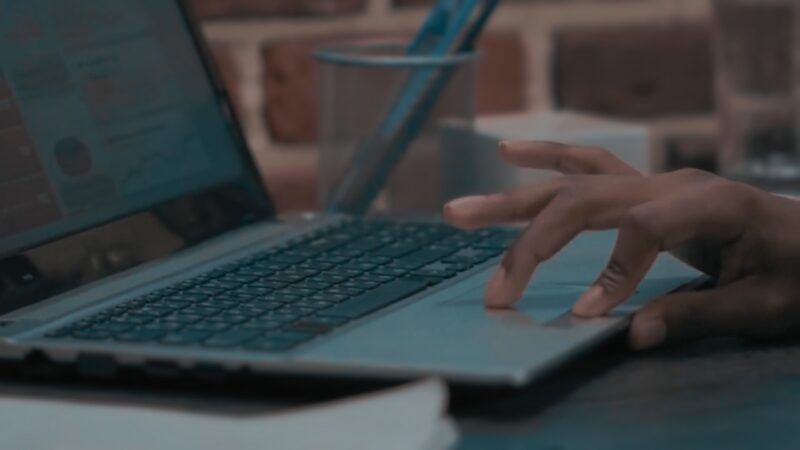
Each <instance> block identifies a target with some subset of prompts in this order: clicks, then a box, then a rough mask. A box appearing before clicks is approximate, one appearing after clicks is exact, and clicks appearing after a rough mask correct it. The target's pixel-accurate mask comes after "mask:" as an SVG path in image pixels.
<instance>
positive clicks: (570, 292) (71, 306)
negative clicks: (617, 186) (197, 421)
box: [0, 0, 698, 385]
mask: <svg viewBox="0 0 800 450" xmlns="http://www.w3.org/2000/svg"><path fill="white" fill-rule="evenodd" d="M7 4H8V5H7ZM12 4H13V6H12ZM0 10H4V11H6V12H4V14H3V15H2V17H0V217H2V218H3V223H4V224H3V225H0V313H2V317H1V319H0V321H1V322H0V325H2V326H0V357H2V358H3V359H5V360H13V361H18V362H23V361H25V360H26V359H28V358H34V357H36V358H41V357H45V358H46V359H48V360H51V361H53V362H57V363H80V362H81V361H87V360H88V361H100V362H101V364H100V365H101V366H103V365H104V364H106V363H107V364H106V366H107V365H112V366H119V367H136V368H144V369H148V368H152V369H153V370H154V371H156V372H157V371H159V370H163V369H164V368H174V369H185V370H187V371H192V370H202V369H208V368H214V370H221V371H230V372H232V373H233V372H240V371H249V372H252V373H256V374H277V375H295V374H298V375H299V374H306V375H316V376H328V375H330V376H340V377H359V378H363V377H370V378H380V379H403V378H409V377H417V376H422V375H431V374H435V375H440V376H443V377H445V378H447V379H448V380H451V381H454V382H463V383H474V384H496V385H521V384H524V383H526V382H528V381H530V380H531V379H533V378H535V377H537V376H539V375H541V374H543V373H545V372H546V371H547V370H549V369H551V368H553V367H555V366H557V365H558V364H559V363H561V362H563V361H565V360H566V359H568V358H570V357H571V356H573V355H576V354H578V353H580V352H581V351H584V350H586V349H588V348H590V347H592V346H594V345H596V344H598V343H600V342H602V341H603V340H604V339H606V338H608V337H610V336H612V335H614V334H615V333H618V332H620V331H621V330H623V329H624V328H625V326H626V324H627V319H626V318H627V316H628V315H629V314H630V313H631V312H632V311H633V310H635V308H636V306H637V305H640V304H641V303H642V302H644V301H646V300H648V299H652V298H654V297H656V296H658V295H661V294H664V293H667V292H669V291H672V290H674V289H676V288H678V287H679V286H682V285H685V284H686V283H688V282H690V281H692V280H694V279H695V278H696V277H697V275H698V274H697V272H695V271H694V270H693V269H691V268H689V267H687V266H685V265H684V264H682V263H680V262H678V261H677V260H675V259H672V258H671V257H669V256H664V257H662V258H661V259H659V261H658V263H657V264H656V267H655V268H654V269H653V270H652V272H651V273H650V275H649V276H648V278H647V279H646V281H645V282H644V283H642V285H641V287H640V289H639V291H638V292H637V294H636V295H635V296H634V298H632V299H631V301H630V302H629V303H628V304H627V305H626V306H625V307H623V308H622V309H620V310H619V311H618V312H617V313H615V314H614V315H613V316H612V317H604V318H599V319H592V320H584V319H578V318H575V317H572V316H571V315H570V314H569V309H570V307H571V306H572V304H573V303H574V301H575V300H576V299H577V298H578V296H579V295H580V294H581V293H582V292H583V291H584V290H585V289H586V288H587V286H588V285H589V284H590V283H591V282H592V281H593V279H594V278H595V277H596V275H597V274H598V273H599V271H600V270H601V269H602V267H603V264H604V263H605V261H606V258H607V256H608V254H609V252H610V250H611V246H612V245H613V239H614V235H613V234H611V233H588V234H585V235H584V236H582V237H580V238H579V239H577V240H576V241H575V242H573V243H572V244H571V245H570V246H569V247H568V248H567V249H566V250H564V251H563V252H562V253H561V254H560V255H559V256H558V257H557V258H556V259H555V260H554V261H552V262H550V263H548V264H547V265H545V266H544V267H543V268H542V269H541V270H540V271H539V273H538V274H537V276H536V280H535V282H534V283H533V285H532V286H531V287H530V288H529V290H528V291H527V293H526V295H525V297H524V298H523V299H522V301H521V302H520V303H519V304H518V306H517V307H515V308H514V309H510V310H504V311H490V310H487V309H485V308H484V306H483V293H484V285H485V283H486V280H487V278H488V277H489V276H490V274H491V272H492V270H493V268H494V267H495V266H496V264H497V262H498V259H499V255H498V254H497V253H498V252H495V254H494V255H493V256H491V257H488V258H484V259H482V260H481V261H480V262H479V263H477V264H474V265H471V266H470V267H465V268H462V269H461V270H460V272H459V273H458V274H457V275H455V276H451V277H450V278H447V279H444V280H441V281H439V282H437V283H435V284H432V285H430V286H429V287H426V288H424V289H414V290H413V293H411V294H410V295H408V296H405V297H403V298H401V299H397V300H396V301H392V302H390V303H387V304H386V305H383V306H382V307H380V308H375V310H374V311H370V312H368V313H364V314H362V315H360V316H359V317H354V318H352V320H349V321H347V322H344V323H337V324H335V326H331V328H330V329H326V330H325V331H324V332H319V333H317V334H315V337H313V338H312V339H308V340H306V341H303V342H302V343H300V344H299V345H296V346H293V347H290V348H285V349H269V348H254V347H250V346H247V345H227V346H224V345H223V346H218V347H215V346H213V345H204V344H203V343H202V342H194V343H186V342H182V343H179V344H177V343H176V344H170V343H169V341H168V340H165V338H163V337H159V338H154V339H138V340H137V339H134V338H136V337H137V336H138V337H147V333H146V332H145V331H147V329H148V328H147V326H149V325H148V324H142V326H141V330H143V331H141V333H143V334H141V335H135V334H132V333H134V331H136V332H139V331H137V330H139V328H137V327H133V328H134V330H133V331H131V326H130V323H128V324H127V325H128V329H127V330H125V326H123V325H125V324H122V325H119V331H113V329H114V327H115V326H116V325H114V324H111V325H108V326H106V328H108V330H106V331H103V332H102V333H101V334H96V335H93V336H92V335H90V334H89V333H88V332H86V333H83V336H82V335H81V331H82V330H81V326H84V325H83V324H85V327H86V328H87V329H89V328H90V325H91V326H92V327H94V326H95V325H96V324H97V323H98V320H97V317H101V316H102V317H104V318H110V317H112V316H114V314H117V313H118V314H117V315H118V316H119V315H124V316H125V317H128V318H131V320H133V319H135V318H136V317H139V318H141V317H140V316H148V314H149V315H156V316H157V315H158V314H160V312H159V311H158V310H154V309H153V308H151V309H149V310H148V309H145V311H146V312H147V313H148V314H134V313H132V312H131V311H133V310H132V309H130V308H129V307H128V306H126V305H130V304H132V303H131V302H137V301H140V300H141V299H150V298H154V297H153V296H154V295H156V293H159V292H165V291H167V292H171V293H175V292H178V293H180V292H184V291H188V290H190V289H195V290H198V289H199V288H196V286H198V284H197V282H196V281H195V282H193V283H195V284H192V283H190V281H191V280H198V279H202V280H208V279H210V278H213V277H211V275H209V274H218V273H231V272H230V271H228V272H225V270H223V269H224V268H230V267H241V266H242V261H256V260H258V261H262V262H264V263H265V264H267V265H269V264H271V263H270V260H268V258H267V259H265V257H263V255H271V254H274V253H275V252H276V251H277V250H280V249H285V248H289V247H288V246H291V245H294V244H296V243H297V242H298V240H301V239H304V236H309V235H311V236H318V235H321V234H324V233H325V230H330V229H347V227H350V226H353V225H351V224H353V223H361V222H363V221H362V220H360V219H353V218H349V217H345V216H337V215H306V216H298V217H294V218H290V219H283V220H279V219H278V218H276V217H275V215H274V213H273V209H272V205H271V202H270V199H269V196H268V194H267V193H266V192H264V191H263V188H262V187H261V181H260V179H259V177H258V175H257V173H256V169H255V165H254V163H253V161H252V160H251V159H250V156H249V154H248V152H247V149H246V146H245V145H244V142H243V139H242V136H241V133H240V131H239V129H238V125H237V122H236V120H235V117H234V115H233V114H232V113H231V109H230V107H229V103H228V100H227V96H226V95H225V93H224V91H223V90H222V89H221V87H220V85H219V83H217V82H216V77H215V76H214V74H213V70H212V68H211V67H210V65H209V64H208V58H207V52H206V49H205V48H204V46H203V44H202V42H201V41H200V39H199V38H198V32H197V30H196V29H195V28H194V26H193V22H192V20H191V19H190V17H189V15H188V12H187V10H186V7H185V5H183V3H182V2H179V1H169V2H165V1H163V0H126V1H124V2H103V1H100V0H70V1H64V0H40V1H32V2H10V1H6V0H0ZM70 10H72V11H77V12H78V13H70ZM20 23H29V24H33V25H34V26H33V27H32V28H31V30H33V31H31V32H30V33H28V34H24V33H23V34H14V33H12V31H13V30H14V25H15V24H20ZM37 30H38V31H37ZM354 220H355V222H353V221H354ZM367 222H369V221H367ZM414 223H415V224H416V223H418V222H414ZM414 226H416V227H425V225H424V224H423V225H414ZM431 226H433V225H431ZM336 227H342V228H336ZM276 249H277V250H276ZM339 253H340V254H342V253H343V254H347V246H345V247H344V249H340V252H339ZM340 256H341V255H340ZM259 258H261V259H259ZM358 260H359V257H357V256H356V257H353V259H352V260H351V262H353V261H355V262H358ZM377 261H384V263H380V262H378V263H377V265H378V266H380V265H381V264H387V267H388V266H389V265H390V263H389V262H386V261H388V260H387V259H380V260H377ZM287 264H288V263H287ZM328 266H329V267H333V266H335V263H331V264H329V265H328ZM248 267H249V266H248ZM276 270H277V269H276ZM293 270H294V269H293ZM254 277H255V278H258V274H257V273H256V274H255V275H254V274H253V271H252V270H251V271H249V272H247V273H246V277H244V278H242V279H241V280H238V281H236V280H235V277H228V278H226V279H225V280H227V281H228V282H231V283H232V282H236V283H242V284H240V286H245V285H247V286H251V284H247V283H249V282H248V281H246V280H250V279H254ZM231 280H233V281H231ZM212 281H214V282H213V283H210V284H209V285H208V286H210V287H208V286H206V285H203V286H206V287H204V288H203V289H205V290H206V291H208V292H205V291H203V290H202V289H199V291H200V294H203V295H206V296H207V299H206V300H205V301H203V302H202V303H203V305H205V306H203V307H206V308H211V310H212V311H216V310H215V304H214V301H216V300H215V299H219V298H223V297H225V296H226V295H227V293H226V292H227V291H225V289H226V287H225V286H226V284H225V283H223V282H216V279H214V280H212ZM367 281H368V280H367ZM187 283H188V284H187ZM309 284H310V283H309ZM367 284H369V283H367ZM252 285H253V286H255V284H252ZM191 286H195V288H191ZM231 286H232V285H231ZM259 286H260V285H259ZM184 288H185V289H184ZM181 289H184V290H181ZM262 289H263V290H262V291H261V292H268V291H269V290H271V289H276V288H275V287H274V286H270V287H268V288H263V286H262ZM258 292H259V291H255V293H256V294H258ZM326 292H329V291H326ZM254 295H255V294H254ZM265 295H266V294H265ZM309 295H311V294H309ZM315 295H316V294H315ZM352 295H356V294H352ZM310 298H311V297H309V298H302V300H303V301H310ZM313 298H317V297H313ZM239 300H241V299H239ZM243 302H244V301H243ZM145 303H146V302H144V303H141V308H148V305H147V304H145ZM173 303H174V302H173ZM173 303H169V302H168V303H167V304H168V305H170V304H173ZM244 303H246V302H244ZM220 304H222V303H220ZM137 305H139V304H137ZM137 307H138V306H137ZM192 307H193V308H195V306H194V305H193V306H192ZM141 308H140V309H137V310H136V311H142V309H141ZM195 309H196V310H197V311H200V312H202V311H203V309H202V307H201V306H197V307H196V308H195ZM241 310H243V309H240V310H237V311H241ZM115 311H116V312H115ZM253 311H254V312H253V313H252V314H253V315H254V316H255V315H256V314H258V313H257V312H255V311H257V310H256V309H253ZM259 311H261V310H259ZM161 312H163V311H161ZM112 313H113V314H112ZM103 314H105V315H103ZM217 314H218V315H220V317H221V316H222V315H224V314H225V313H224V311H222V310H219V312H218V313H216V312H215V313H214V315H217ZM229 316H232V314H229ZM114 317H116V316H114ZM226 317H227V316H226ZM248 319H249V318H247V317H242V318H239V319H236V318H235V317H234V319H231V320H242V321H243V322H242V323H250V322H249V321H247V320H248ZM109 320H110V319H109ZM137 320H138V319H137ZM104 326H105V325H104ZM65 328H68V329H69V331H70V333H71V334H70V333H67V334H65V333H63V332H60V331H59V330H64V329H65ZM203 332H204V333H205V332H206V331H203ZM115 333H117V334H115ZM119 333H124V336H127V338H124V339H123V338H119V336H123V335H122V334H119ZM207 333H210V334H211V335H214V333H215V331H213V330H209V331H207ZM153 336H155V334H153ZM151 337H152V336H151ZM242 342H245V341H242ZM104 367H105V366H104Z"/></svg>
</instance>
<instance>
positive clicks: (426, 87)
mask: <svg viewBox="0 0 800 450" xmlns="http://www.w3.org/2000/svg"><path fill="white" fill-rule="evenodd" d="M481 3H482V4H483V8H482V9H480V10H479V11H478V13H477V14H478V16H477V19H475V21H474V22H472V24H471V25H470V26H469V27H468V26H467V25H468V24H469V21H470V18H472V17H473V16H474V15H475V14H476V13H475V9H476V8H477V6H478V5H479V4H481ZM498 3H499V0H483V1H481V0H462V1H460V2H455V3H454V2H452V1H451V0H444V1H442V2H440V3H439V4H437V7H436V8H435V10H434V11H433V12H432V13H431V14H430V15H429V17H428V20H426V23H425V26H424V27H423V28H424V29H423V30H422V31H421V32H420V33H419V34H418V36H417V38H416V39H415V40H414V41H413V42H412V45H411V46H410V49H413V48H414V47H417V48H421V47H430V49H431V56H443V55H447V54H457V53H459V52H462V51H469V50H471V49H472V48H473V47H474V44H475V41H476V40H477V38H478V36H479V35H480V32H481V30H482V29H483V27H484V26H485V24H486V22H487V21H488V19H489V17H490V16H491V14H492V12H493V11H494V9H495V8H496V6H497V4H498ZM449 7H455V9H453V10H452V12H451V14H449V17H448V21H447V24H446V26H442V25H443V23H442V22H441V20H442V19H441V17H443V16H441V14H442V13H443V12H444V11H447V10H448V8H449ZM434 35H439V38H438V39H436V40H431V39H430V37H431V36H434ZM452 73H453V69H452V68H450V67H448V68H431V67H423V68H420V69H416V70H414V72H413V73H412V74H411V75H410V78H409V80H408V82H407V83H406V85H405V86H404V88H403V89H402V91H401V94H400V95H399V97H398V99H397V101H396V102H395V103H394V104H393V105H392V108H391V110H390V111H389V113H388V115H387V117H386V118H385V119H384V121H383V122H382V123H381V125H380V127H379V128H378V130H377V131H376V133H375V134H374V135H373V136H372V137H371V138H369V139H368V140H367V141H366V143H365V144H364V145H363V146H360V147H359V148H358V149H357V150H356V152H355V154H354V156H353V159H352V161H351V164H350V165H349V166H348V167H347V168H346V169H345V173H344V175H343V176H342V178H341V179H340V182H339V184H338V185H337V186H336V189H335V190H334V193H333V195H332V197H331V201H330V203H329V204H328V210H332V211H342V212H348V213H364V212H366V211H367V210H368V209H369V206H370V205H371V204H372V202H373V201H374V199H375V198H376V197H377V195H378V193H379V192H380V190H381V188H382V187H383V185H384V184H385V182H386V180H387V179H388V177H389V175H390V174H391V171H392V169H393V168H394V166H395V165H396V164H397V163H398V162H399V161H400V160H401V159H402V157H403V155H404V153H405V151H406V149H407V148H408V146H409V145H410V144H411V142H413V140H414V139H415V138H416V136H417V135H418V134H419V131H420V130H421V128H422V125H423V124H424V122H425V120H426V119H427V117H428V115H429V114H430V111H431V110H432V109H433V107H434V106H435V104H436V101H437V100H438V98H439V97H440V96H441V93H442V91H443V90H444V88H445V87H446V86H447V83H448V81H449V79H450V77H451V76H452Z"/></svg>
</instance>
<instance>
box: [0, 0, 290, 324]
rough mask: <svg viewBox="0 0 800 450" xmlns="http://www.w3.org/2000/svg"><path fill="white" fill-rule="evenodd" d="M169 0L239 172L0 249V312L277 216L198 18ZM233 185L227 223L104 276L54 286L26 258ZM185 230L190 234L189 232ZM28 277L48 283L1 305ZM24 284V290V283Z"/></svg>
mask: <svg viewBox="0 0 800 450" xmlns="http://www.w3.org/2000/svg"><path fill="white" fill-rule="evenodd" d="M171 1H173V2H174V4H175V5H176V6H177V8H178V10H179V11H180V15H181V18H182V20H183V22H184V23H183V25H184V26H185V27H186V31H187V33H188V35H189V37H190V39H191V43H192V46H193V48H194V50H195V52H196V54H197V57H198V58H199V60H200V62H201V64H202V66H203V68H204V71H205V73H204V74H201V75H202V76H205V77H206V78H207V80H208V82H209V83H210V87H211V88H212V89H213V94H214V96H215V97H216V100H217V105H219V108H220V113H221V117H222V118H223V120H225V122H226V126H227V128H228V129H229V131H230V136H231V138H232V139H233V141H234V142H233V144H234V148H235V149H236V152H237V153H238V158H239V159H240V161H241V166H242V172H241V174H240V175H239V177H237V178H236V179H234V180H229V181H227V182H224V183H221V184H216V185H212V186H210V187H209V188H207V189H204V190H202V191H200V192H197V191H196V192H191V193H188V194H184V195H179V196H176V197H174V198H171V199H168V200H165V201H162V202H159V203H156V204H152V205H149V206H147V207H143V208H139V209H135V210H130V211H126V212H125V213H124V214H121V215H118V216H115V217H110V218H108V219H107V220H104V221H102V222H99V223H94V224H92V225H90V226H87V227H83V228H80V229H71V230H69V231H68V232H66V233H62V234H53V235H50V236H48V237H47V238H46V239H42V240H40V241H38V242H36V243H34V244H32V245H28V246H25V247H23V248H20V249H14V250H12V251H11V253H10V254H9V253H6V254H0V316H1V315H5V314H7V313H9V312H12V311H14V310H16V309H19V308H21V307H27V306H30V305H31V304H35V303H38V302H40V301H43V300H45V299H47V298H50V297H53V296H55V295H60V294H63V293H66V292H69V291H71V290H73V289H77V288H81V287H84V286H86V285H87V284H90V283H93V282H96V281H99V280H102V279H104V278H106V277H110V276H112V275H117V274H119V273H121V272H124V271H126V270H128V269H131V268H134V267H138V266H139V265H141V264H144V263H149V262H152V261H154V260H157V259H161V258H164V257H166V256H170V255H172V254H175V253H178V252H181V251H183V250H186V249H188V248H191V247H194V246H196V245H198V244H200V243H202V242H205V241H207V240H209V239H212V238H215V237H218V236H220V235H222V234H224V233H226V232H229V231H233V230H236V229H239V228H241V227H243V226H246V225H249V224H252V223H254V222H258V221H265V220H273V219H274V218H275V209H274V203H273V201H272V198H271V196H270V195H269V193H268V191H267V188H266V183H265V181H264V180H263V179H262V177H261V174H260V172H259V170H258V168H257V165H256V161H255V159H254V157H253V154H252V152H251V151H250V148H249V146H248V144H247V141H246V138H245V133H244V130H243V129H242V127H241V124H240V121H239V120H238V117H237V114H236V110H235V108H234V107H233V102H232V98H231V95H230V93H229V91H228V89H227V88H226V86H225V83H224V82H223V79H222V77H221V75H220V72H219V70H218V68H217V66H216V64H215V63H214V60H213V56H212V52H211V49H210V46H209V44H208V42H207V41H206V40H205V38H204V36H203V34H202V30H201V28H200V25H199V21H198V18H197V16H196V14H195V12H194V10H193V9H192V8H191V6H190V5H189V2H188V1H186V0H171ZM234 186H235V187H237V188H240V189H239V190H240V191H242V192H246V195H247V196H248V200H250V201H246V202H241V203H237V206H239V207H240V208H239V210H236V209H235V208H234V210H236V211H238V213H237V215H236V217H227V219H228V220H227V222H226V223H225V224H224V226H220V227H219V228H218V229H213V230H212V231H210V232H208V233H206V234H202V235H199V236H191V237H188V238H186V239H184V242H185V245H184V246H182V247H181V248H179V249H177V250H175V251H170V252H167V253H166V254H163V255H160V256H159V257H158V258H152V259H146V260H141V261H137V262H136V264H134V265H131V266H127V267H123V268H120V269H119V270H112V271H109V272H108V273H103V274H102V276H98V277H97V278H94V279H87V280H84V281H81V282H80V283H77V284H72V285H65V284H63V283H62V284H61V285H59V286H58V287H57V288H51V285H52V284H53V283H52V280H47V279H46V278H47V277H43V278H44V279H42V280H38V279H37V277H42V275H41V270H39V269H38V268H37V267H36V264H35V263H34V262H33V261H32V259H33V258H31V257H30V255H32V254H37V253H38V254H40V255H41V254H44V255H53V258H56V257H59V256H58V255H59V254H63V253H64V252H63V249H64V248H65V247H67V248H68V247H69V246H73V247H75V246H79V245H81V241H86V240H87V239H86V238H87V236H88V237H89V238H91V234H92V233H93V232H98V233H99V232H100V231H101V230H102V229H103V228H104V227H113V226H120V227H125V226H126V223H125V222H126V221H131V222H133V221H134V220H135V219H136V218H137V217H138V216H142V215H145V214H153V215H154V216H155V215H158V214H160V213H163V212H164V211H165V210H167V211H168V210H169V208H171V205H177V204H179V203H180V202H181V201H186V202H188V201H190V200H196V201H202V200H203V199H204V198H207V196H211V195H215V194H218V193H219V192H217V191H220V192H221V191H223V190H226V191H227V190H230V189H229V188H230V187H234ZM204 196H206V197H204ZM243 205H246V208H244V207H243ZM176 209H177V207H176ZM189 234H190V235H191V233H189ZM103 250H104V249H102V248H98V249H95V251H98V252H102V251H103ZM26 278H27V279H31V278H33V279H34V281H37V282H38V281H42V282H43V283H45V284H47V286H48V287H47V288H45V289H38V290H35V291H36V292H34V293H33V294H31V296H30V297H29V298H26V299H25V301H24V302H22V301H20V299H14V300H16V302H12V304H15V303H18V305H17V306H15V307H13V308H10V307H8V306H6V305H4V303H5V302H6V300H8V286H9V285H11V286H12V287H13V285H14V284H23V285H24V284H25V282H24V281H23V280H25V279H26ZM23 287H24V288H25V289H28V286H23ZM28 290H29V289H28ZM12 291H13V289H12Z"/></svg>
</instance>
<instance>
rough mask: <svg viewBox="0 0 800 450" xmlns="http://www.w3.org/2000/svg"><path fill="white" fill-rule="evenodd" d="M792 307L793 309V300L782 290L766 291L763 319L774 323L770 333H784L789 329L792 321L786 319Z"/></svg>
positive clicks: (762, 305) (762, 307) (762, 306)
mask: <svg viewBox="0 0 800 450" xmlns="http://www.w3.org/2000/svg"><path fill="white" fill-rule="evenodd" d="M790 309H792V302H791V301H790V298H789V297H788V296H786V295H784V294H783V293H782V292H767V293H765V295H764V300H763V303H762V304H761V311H762V315H763V319H765V320H766V321H767V322H769V323H771V324H772V326H770V327H769V330H768V331H770V334H773V333H774V334H782V333H784V332H786V331H788V327H789V325H790V322H789V321H787V320H786V319H787V315H788V314H787V313H788V312H790Z"/></svg>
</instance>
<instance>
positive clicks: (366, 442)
mask: <svg viewBox="0 0 800 450" xmlns="http://www.w3.org/2000/svg"><path fill="white" fill-rule="evenodd" d="M446 407H447V387H446V385H445V384H444V383H443V382H442V381H439V380H434V379H431V380H425V381H420V382H417V383H413V384H409V385H405V386H401V387H398V388H393V389H388V390H385V391H381V392H378V393H372V394H368V395H364V396H359V397H354V398H351V399H346V400H340V401H336V402H332V403H327V404H323V405H319V406H312V407H307V408H299V409H295V410H292V411H289V412H285V413H278V414H269V415H265V416H261V417H258V416H248V417H246V418H232V417H230V416H214V415H208V414H199V413H184V412H174V411H164V410H160V409H149V408H141V407H126V406H99V405H93V404H86V403H80V402H75V403H71V402H54V401H49V400H28V399H19V398H13V397H5V398H2V399H0V423H2V424H3V427H2V429H3V436H2V440H3V448H14V449H26V450H108V449H114V450H141V449H150V450H160V449H163V450H184V449H185V450H205V449H208V450H219V449H226V448H227V449H238V450H267V449H280V450H307V449H322V448H324V449H327V450H339V449H341V450H360V449H364V450H366V449H369V450H374V449H382V450H413V449H418V450H445V449H447V448H450V447H452V446H453V444H455V442H456V439H457V433H456V429H455V427H454V425H453V423H452V421H451V420H450V419H449V418H448V417H447V416H446V415H445V411H446Z"/></svg>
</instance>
